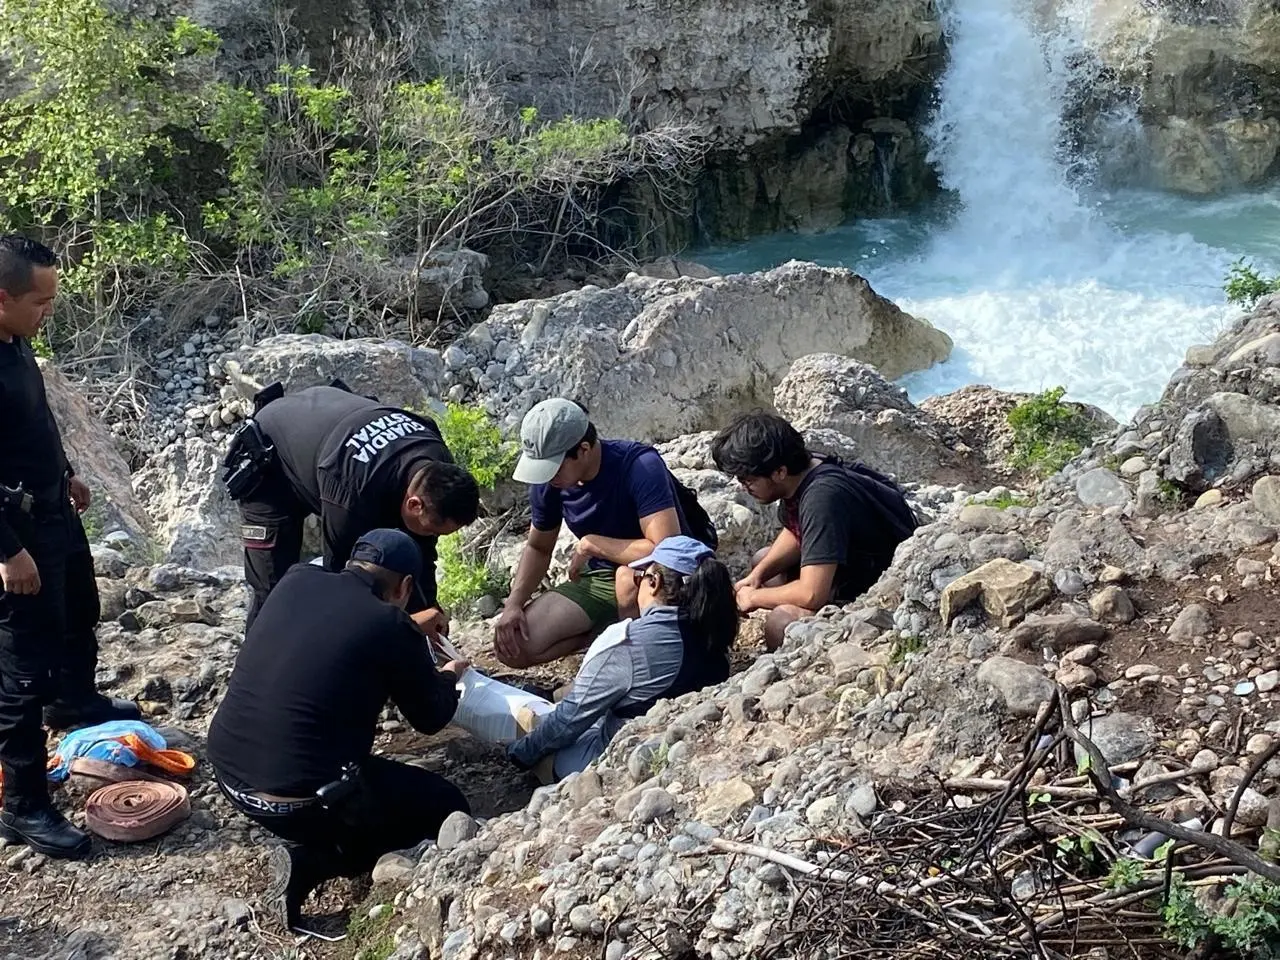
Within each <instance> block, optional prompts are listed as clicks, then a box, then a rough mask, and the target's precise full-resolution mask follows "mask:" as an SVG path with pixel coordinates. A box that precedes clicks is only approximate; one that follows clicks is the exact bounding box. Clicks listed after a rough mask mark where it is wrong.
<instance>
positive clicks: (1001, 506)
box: [967, 490, 1034, 510]
mask: <svg viewBox="0 0 1280 960" xmlns="http://www.w3.org/2000/svg"><path fill="white" fill-rule="evenodd" d="M967 504H968V505H972V506H979V507H991V508H992V509H993V510H1008V509H1009V508H1010V507H1030V506H1032V505H1033V504H1034V501H1032V500H1031V499H1030V498H1028V497H1024V496H1023V495H1022V494H1020V493H1014V492H1013V491H1012V490H1009V491H1006V492H1005V493H1002V494H1000V495H999V496H998V497H991V498H990V499H986V500H979V499H978V498H977V497H970V498H969V499H968V501H967Z"/></svg>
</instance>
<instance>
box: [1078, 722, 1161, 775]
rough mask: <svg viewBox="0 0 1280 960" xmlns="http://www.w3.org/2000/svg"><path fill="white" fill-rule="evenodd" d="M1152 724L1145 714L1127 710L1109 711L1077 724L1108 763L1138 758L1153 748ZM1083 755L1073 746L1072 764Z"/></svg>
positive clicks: (1083, 756) (1081, 751)
mask: <svg viewBox="0 0 1280 960" xmlns="http://www.w3.org/2000/svg"><path fill="white" fill-rule="evenodd" d="M1151 728H1152V723H1151V721H1150V720H1149V719H1148V718H1146V717H1140V716H1136V715H1134V714H1129V713H1113V714H1109V715H1108V716H1105V717H1099V718H1096V719H1093V720H1087V721H1085V722H1084V723H1082V724H1080V732H1081V733H1082V734H1084V735H1085V736H1086V737H1088V738H1089V739H1090V740H1092V741H1093V744H1094V746H1096V747H1097V748H1098V749H1099V750H1100V751H1101V752H1102V756H1103V758H1104V759H1105V760H1106V761H1107V765H1108V766H1114V765H1115V764H1117V763H1124V762H1125V761H1127V760H1140V759H1142V758H1143V757H1144V756H1146V755H1147V754H1148V753H1150V752H1151V751H1152V750H1153V749H1154V748H1155V743H1156V741H1155V735H1154V734H1153V733H1152V729H1151ZM1086 756H1087V754H1086V753H1085V752H1084V750H1083V748H1081V747H1080V745H1079V744H1077V745H1076V746H1075V757H1076V763H1082V762H1083V761H1084V758H1085V757H1086Z"/></svg>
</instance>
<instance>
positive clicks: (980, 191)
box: [698, 0, 1280, 420]
mask: <svg viewBox="0 0 1280 960" xmlns="http://www.w3.org/2000/svg"><path fill="white" fill-rule="evenodd" d="M944 16H945V19H946V27H947V33H948V36H949V43H950V60H949V64H948V67H947V69H946V71H945V73H944V76H943V78H942V81H941V84H940V88H939V91H938V95H939V105H938V108H937V111H936V114H935V116H934V118H933V120H932V122H931V124H930V126H929V128H928V131H927V134H928V137H929V140H930V143H931V159H932V161H933V162H934V163H935V164H936V165H937V167H938V168H939V170H940V172H941V176H942V179H943V185H944V186H945V187H946V188H947V189H948V190H949V191H952V192H953V193H954V195H955V196H956V197H957V198H958V200H959V205H958V208H957V209H956V211H955V212H954V214H953V215H951V216H949V217H943V218H932V217H928V216H919V217H915V218H912V219H908V220H882V221H861V222H859V223H856V224H853V225H851V226H848V227H844V228H841V229H839V230H836V231H832V232H829V233H826V234H822V235H815V236H808V237H800V236H794V235H792V236H786V237H783V236H774V237H770V238H765V239H762V240H758V241H752V242H751V243H748V244H742V245H738V246H736V247H734V248H728V249H725V248H722V249H720V250H717V251H706V252H704V253H702V254H698V256H699V258H700V259H702V260H704V262H707V263H708V264H709V265H711V266H715V267H718V268H720V269H759V268H761V267H763V266H767V265H772V264H775V263H778V262H781V261H782V260H784V259H787V258H789V257H797V258H801V259H813V260H817V261H819V262H824V263H838V264H843V265H845V266H848V267H850V268H851V269H854V270H857V271H858V272H860V273H862V274H863V275H864V276H866V277H867V278H868V279H869V280H870V281H871V283H872V285H873V286H874V287H875V289H876V290H877V291H878V292H879V293H881V294H883V295H885V296H888V297H890V298H892V299H894V300H895V301H896V302H897V303H898V304H899V305H900V306H902V308H903V309H905V310H907V311H908V312H910V313H913V314H915V315H916V316H920V317H925V318H927V319H929V320H930V321H931V322H933V323H934V324H935V325H936V326H938V327H940V328H941V329H943V330H946V331H947V333H949V334H950V335H951V336H952V338H953V339H954V340H955V344H956V346H955V352H954V354H953V356H952V358H951V360H949V361H948V362H947V363H945V364H942V365H940V366H938V367H935V368H933V369H931V370H927V371H923V372H920V373H917V374H913V375H911V376H908V377H906V378H904V380H903V381H902V382H903V384H904V385H905V386H906V387H907V388H908V390H909V392H910V393H911V395H912V397H913V399H915V400H920V399H922V398H923V397H925V396H929V395H932V394H936V393H943V392H947V391H950V390H954V389H956V388H958V387H961V386H964V385H965V384H969V383H988V384H991V385H992V386H996V387H999V388H1002V389H1006V390H1033V391H1038V390H1042V389H1046V388H1048V387H1051V386H1054V385H1056V384H1062V385H1064V386H1066V388H1067V394H1068V397H1070V398H1073V399H1076V400H1082V401H1086V402H1089V403H1094V404H1097V405H1098V406H1100V407H1102V408H1103V409H1105V410H1107V411H1108V412H1109V413H1111V414H1112V415H1113V416H1116V417H1117V418H1120V419H1122V420H1123V419H1126V418H1128V417H1129V416H1130V415H1132V414H1133V412H1134V411H1135V409H1136V408H1137V407H1138V406H1139V405H1140V404H1143V403H1148V402H1152V401H1154V400H1156V399H1157V398H1158V397H1159V395H1160V392H1161V390H1162V388H1163V387H1164V385H1165V383H1166V382H1167V380H1168V377H1169V375H1170V374H1171V373H1172V372H1173V370H1174V369H1175V368H1176V367H1177V365H1178V364H1179V363H1180V362H1181V360H1182V357H1183V356H1184V354H1185V351H1186V348H1187V347H1188V346H1189V345H1191V344H1193V343H1197V342H1205V341H1208V340H1211V339H1212V338H1213V337H1214V336H1216V334H1217V333H1218V332H1219V331H1220V330H1221V329H1222V327H1223V326H1224V325H1225V324H1226V323H1227V322H1229V320H1230V319H1231V318H1233V317H1234V316H1237V315H1238V311H1237V310H1234V309H1232V308H1230V307H1228V306H1227V304H1226V302H1225V298H1224V296H1223V292H1222V281H1223V277H1224V275H1225V274H1226V272H1227V270H1228V268H1229V266H1230V264H1231V263H1232V261H1234V260H1235V259H1237V258H1238V257H1239V256H1240V255H1241V254H1242V253H1249V254H1252V255H1253V258H1254V261H1255V263H1256V264H1257V265H1258V266H1259V267H1261V268H1264V269H1270V268H1272V265H1273V263H1275V262H1278V261H1280V258H1277V257H1276V254H1277V253H1278V252H1280V251H1277V249H1276V248H1275V246H1274V241H1273V240H1272V238H1273V237H1275V236H1276V235H1277V231H1276V227H1277V226H1280V205H1278V204H1277V201H1276V196H1275V195H1273V194H1269V193H1254V194H1246V195H1241V196H1240V197H1237V198H1230V199H1228V200H1218V201H1210V202H1209V203H1208V204H1207V205H1198V204H1196V203H1195V202H1194V201H1191V200H1186V199H1181V198H1175V197H1170V196H1167V195H1162V194H1159V193H1152V192H1146V193H1143V192H1137V191H1128V192H1115V193H1111V194H1106V193H1100V192H1099V193H1094V194H1092V195H1090V194H1084V193H1082V191H1081V190H1079V189H1077V187H1075V186H1074V185H1073V184H1072V183H1070V182H1068V178H1067V174H1066V165H1065V164H1064V162H1063V159H1062V158H1061V157H1060V156H1059V154H1058V151H1059V144H1060V142H1061V130H1060V115H1061V109H1062V104H1063V98H1064V94H1065V92H1066V89H1067V84H1068V83H1069V82H1070V79H1071V77H1070V74H1069V72H1068V71H1067V70H1066V69H1065V67H1064V63H1065V62H1066V61H1065V54H1066V53H1067V52H1069V51H1070V49H1071V48H1072V45H1073V40H1072V33H1071V27H1070V25H1069V24H1068V23H1067V21H1066V20H1065V19H1064V20H1063V21H1061V22H1060V24H1059V29H1058V30H1056V31H1053V32H1048V33H1041V32H1037V31H1036V30H1035V29H1034V28H1033V27H1032V25H1031V23H1030V21H1029V18H1028V17H1027V16H1026V11H1025V10H1024V8H1023V6H1022V3H1021V0H951V5H950V6H949V8H948V9H946V10H945V11H944ZM1214 205H1217V207H1218V208H1220V209H1218V210H1216V211H1215V210H1214V209H1213V206H1214ZM1246 211H1247V216H1248V218H1249V219H1250V220H1251V221H1258V222H1256V223H1255V224H1254V226H1253V227H1252V228H1251V230H1247V231H1239V230H1235V229H1233V225H1232V224H1231V218H1233V217H1235V216H1241V215H1246ZM1241 234H1243V242H1236V240H1237V239H1238V238H1239V237H1240V236H1241ZM1197 236H1205V237H1206V239H1209V240H1210V242H1203V241H1202V240H1200V239H1197Z"/></svg>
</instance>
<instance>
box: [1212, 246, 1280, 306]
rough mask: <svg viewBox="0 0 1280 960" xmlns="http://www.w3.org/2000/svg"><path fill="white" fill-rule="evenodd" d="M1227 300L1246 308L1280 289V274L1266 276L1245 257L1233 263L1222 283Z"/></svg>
mask: <svg viewBox="0 0 1280 960" xmlns="http://www.w3.org/2000/svg"><path fill="white" fill-rule="evenodd" d="M1222 289H1223V290H1225V291H1226V294H1227V302H1228V303H1235V304H1239V305H1240V306H1242V307H1244V308H1245V309H1246V310H1247V309H1249V308H1250V307H1252V306H1253V305H1254V304H1255V303H1257V302H1258V300H1259V299H1261V298H1262V297H1265V296H1266V295H1267V294H1269V293H1275V292H1276V291H1277V290H1280V276H1277V277H1264V276H1263V275H1262V274H1260V273H1258V271H1257V270H1255V269H1254V268H1253V265H1252V264H1250V263H1248V262H1247V261H1246V260H1245V259H1244V258H1243V257H1241V258H1240V259H1239V260H1237V261H1236V262H1235V263H1233V264H1232V265H1231V270H1230V271H1229V272H1228V273H1227V278H1226V281H1225V282H1224V283H1223V285H1222Z"/></svg>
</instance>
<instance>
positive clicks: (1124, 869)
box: [1103, 857, 1146, 890]
mask: <svg viewBox="0 0 1280 960" xmlns="http://www.w3.org/2000/svg"><path fill="white" fill-rule="evenodd" d="M1145 872H1146V868H1145V867H1144V866H1143V864H1142V861H1140V860H1134V859H1132V858H1130V857H1119V858H1118V859H1116V860H1115V861H1114V862H1112V864H1111V869H1110V871H1108V873H1107V879H1106V880H1105V881H1104V882H1103V886H1105V887H1106V888H1107V889H1108V890H1127V889H1128V888H1129V887H1132V886H1135V885H1136V884H1138V883H1140V882H1141V881H1142V878H1143V876H1144V874H1145Z"/></svg>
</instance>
